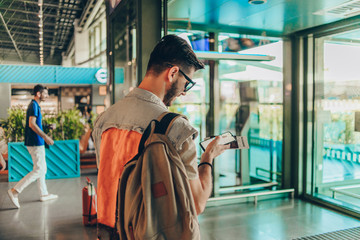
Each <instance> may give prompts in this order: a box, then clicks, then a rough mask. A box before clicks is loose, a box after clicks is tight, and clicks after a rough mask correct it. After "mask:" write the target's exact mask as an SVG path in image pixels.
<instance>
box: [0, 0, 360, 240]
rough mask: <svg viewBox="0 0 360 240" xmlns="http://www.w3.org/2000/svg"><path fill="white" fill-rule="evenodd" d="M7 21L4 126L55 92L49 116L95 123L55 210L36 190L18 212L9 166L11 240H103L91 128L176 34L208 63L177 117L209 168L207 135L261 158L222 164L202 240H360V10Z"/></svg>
mask: <svg viewBox="0 0 360 240" xmlns="http://www.w3.org/2000/svg"><path fill="white" fill-rule="evenodd" d="M0 18H1V20H2V21H1V24H0V32H1V34H0V102H1V103H2V104H1V105H2V106H1V108H0V119H7V118H8V116H9V115H8V114H9V112H8V109H9V108H14V107H18V108H20V109H24V108H25V109H26V107H27V105H28V104H29V101H30V100H31V99H32V98H33V96H32V95H31V90H32V88H33V86H34V85H36V84H37V83H42V84H44V85H46V86H48V87H49V99H48V100H47V101H46V102H44V103H42V104H43V105H42V106H41V107H42V110H43V111H44V113H45V115H46V114H47V115H48V116H49V117H51V116H56V115H57V114H60V113H62V112H64V111H69V110H71V109H76V110H77V111H79V113H80V114H81V116H82V118H83V122H84V132H83V135H82V136H80V137H79V140H80V141H79V144H80V149H79V158H78V161H79V164H80V165H79V166H80V168H79V169H78V171H79V172H78V173H79V175H78V176H77V177H69V178H62V179H50V180H48V186H49V189H50V190H51V191H53V192H56V193H57V194H58V195H59V199H58V200H56V201H53V202H47V203H40V202H38V200H37V199H36V196H35V197H34V195H33V194H32V192H33V191H36V189H35V188H36V186H32V185H31V186H30V187H29V188H28V189H26V191H24V194H23V195H22V199H21V202H23V203H22V208H21V209H20V210H15V209H12V207H11V203H10V201H9V199H8V197H7V195H6V191H7V189H9V188H10V187H12V186H14V184H15V182H14V179H15V178H12V176H11V174H12V173H13V171H12V170H11V163H9V161H8V159H7V157H8V156H7V154H3V157H4V159H5V160H6V163H7V165H8V166H7V168H6V169H5V170H4V171H0V191H1V194H0V239H96V228H94V227H86V226H83V225H82V206H81V189H82V188H83V187H84V186H85V185H86V180H85V179H86V177H89V178H90V179H91V180H92V181H93V182H94V183H95V185H96V182H97V167H96V160H95V153H94V146H93V143H92V141H91V137H90V134H91V128H92V123H93V122H92V121H93V120H94V119H95V118H96V116H97V115H98V114H100V113H102V112H103V111H104V110H106V109H107V108H108V107H109V106H110V105H112V104H114V103H115V102H116V101H118V100H120V99H122V98H123V97H124V96H125V95H126V94H127V93H129V92H130V91H131V90H132V89H133V88H134V87H136V86H137V85H138V84H139V83H140V82H141V80H142V78H143V76H144V74H145V71H146V65H147V61H148V59H149V54H150V52H151V50H152V48H153V47H154V46H155V45H156V43H157V41H158V40H159V39H161V37H162V36H164V35H166V34H175V35H179V36H181V37H182V38H184V39H186V40H187V41H188V43H189V44H190V45H191V47H192V48H193V50H194V52H195V53H196V55H197V56H198V58H199V59H200V60H201V61H202V62H203V63H204V64H205V69H203V70H199V71H197V72H196V73H195V74H194V76H193V80H194V81H195V82H196V85H195V86H194V87H193V88H192V89H191V91H189V92H188V93H187V94H186V95H185V96H183V97H181V98H178V99H177V100H176V101H175V102H174V103H173V105H172V106H170V107H169V110H170V111H173V112H177V113H181V114H183V115H185V116H186V117H187V118H188V119H189V121H190V122H191V124H192V125H193V126H194V127H195V128H196V129H197V131H198V132H199V136H198V138H197V139H196V144H197V146H198V149H197V153H198V156H197V157H198V160H199V161H200V156H201V154H202V153H203V150H202V149H201V147H200V144H199V143H200V142H201V141H202V140H203V139H205V138H206V137H208V136H212V135H219V134H222V133H225V132H230V133H231V134H233V135H235V136H244V137H246V139H247V142H248V145H249V148H248V149H242V150H227V151H226V152H225V153H224V154H223V155H221V156H219V157H218V158H217V159H215V162H214V171H213V193H212V195H211V197H210V199H209V200H208V203H207V207H206V209H205V212H204V213H203V214H202V215H200V216H199V222H200V227H201V235H202V239H254V240H255V239H265V240H266V239H269V240H271V239H318V238H317V237H319V239H357V238H360V227H359V225H360V221H359V219H360V68H359V66H358V65H359V62H360V28H359V26H360V1H359V0H316V1H313V0H301V1H299V0H267V1H266V0H248V1H246V0H243V1H238V0H197V1H191V0H156V1H154V0H112V1H94V0H63V1H56V0H39V1H35V0H27V1H18V0H0ZM358 110H359V111H358ZM0 140H1V139H0ZM33 185H35V184H33ZM306 237H307V238H306ZM320 237H323V238H320Z"/></svg>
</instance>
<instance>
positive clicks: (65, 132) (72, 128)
mask: <svg viewBox="0 0 360 240" xmlns="http://www.w3.org/2000/svg"><path fill="white" fill-rule="evenodd" d="M53 123H55V124H56V128H55V129H53V130H51V129H49V128H46V129H44V130H45V133H47V134H49V135H50V136H51V137H52V138H53V140H69V139H80V137H81V136H82V135H83V134H84V132H85V129H84V125H85V120H84V119H83V118H82V117H81V113H80V111H79V110H78V109H75V108H74V109H71V110H67V111H63V112H60V113H58V114H57V115H56V116H50V117H48V116H46V117H44V125H50V124H53Z"/></svg>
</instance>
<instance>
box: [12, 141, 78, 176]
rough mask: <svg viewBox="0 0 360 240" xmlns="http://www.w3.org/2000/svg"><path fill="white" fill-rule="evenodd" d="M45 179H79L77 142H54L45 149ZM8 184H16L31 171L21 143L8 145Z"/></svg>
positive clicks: (27, 156) (29, 158) (31, 166)
mask: <svg viewBox="0 0 360 240" xmlns="http://www.w3.org/2000/svg"><path fill="white" fill-rule="evenodd" d="M45 154H46V165H47V173H46V179H58V178H72V177H80V153H79V140H64V141H55V143H54V145H52V146H50V147H49V148H45ZM8 169H9V182H17V181H19V180H20V179H22V178H23V177H24V176H25V175H26V174H28V173H29V172H30V171H31V170H32V169H33V163H32V159H31V156H30V154H29V152H28V150H27V148H26V146H25V145H24V143H23V142H16V143H11V142H10V143H8Z"/></svg>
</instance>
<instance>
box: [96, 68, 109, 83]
mask: <svg viewBox="0 0 360 240" xmlns="http://www.w3.org/2000/svg"><path fill="white" fill-rule="evenodd" d="M95 78H96V80H97V81H98V82H99V83H106V81H107V71H106V69H103V68H101V69H99V70H98V71H97V72H96V74H95Z"/></svg>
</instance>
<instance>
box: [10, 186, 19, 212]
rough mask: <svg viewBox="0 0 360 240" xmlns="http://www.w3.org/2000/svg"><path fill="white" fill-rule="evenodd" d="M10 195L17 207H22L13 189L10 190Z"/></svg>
mask: <svg viewBox="0 0 360 240" xmlns="http://www.w3.org/2000/svg"><path fill="white" fill-rule="evenodd" d="M8 195H9V198H10V200H11V202H12V203H13V204H14V205H15V207H16V208H20V204H19V198H18V197H15V196H14V194H13V193H12V191H11V189H9V190H8Z"/></svg>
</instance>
